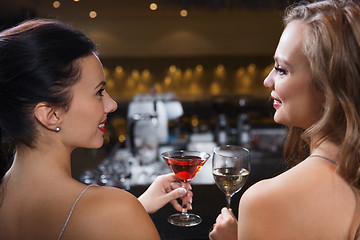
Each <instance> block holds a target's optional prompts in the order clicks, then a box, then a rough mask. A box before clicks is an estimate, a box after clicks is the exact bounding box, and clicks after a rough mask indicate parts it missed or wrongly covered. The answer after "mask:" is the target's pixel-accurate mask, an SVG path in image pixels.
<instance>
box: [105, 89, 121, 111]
mask: <svg viewBox="0 0 360 240" xmlns="http://www.w3.org/2000/svg"><path fill="white" fill-rule="evenodd" d="M105 94H106V96H105V103H104V110H105V113H111V112H114V111H115V110H116V109H117V106H118V105H117V103H116V102H115V101H114V99H112V98H111V97H110V95H109V94H108V93H105Z"/></svg>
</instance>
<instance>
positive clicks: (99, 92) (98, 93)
mask: <svg viewBox="0 0 360 240" xmlns="http://www.w3.org/2000/svg"><path fill="white" fill-rule="evenodd" d="M104 91H105V88H102V89H100V90H99V91H98V92H97V93H96V95H98V96H100V97H103V96H104V94H103V92H104Z"/></svg>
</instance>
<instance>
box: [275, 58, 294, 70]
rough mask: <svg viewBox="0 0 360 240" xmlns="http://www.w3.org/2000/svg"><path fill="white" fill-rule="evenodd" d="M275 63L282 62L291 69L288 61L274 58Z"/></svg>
mask: <svg viewBox="0 0 360 240" xmlns="http://www.w3.org/2000/svg"><path fill="white" fill-rule="evenodd" d="M274 61H275V62H281V63H283V64H285V65H286V66H288V67H291V64H290V63H289V62H288V61H286V60H285V59H284V58H281V57H277V56H274ZM283 64H281V65H283Z"/></svg>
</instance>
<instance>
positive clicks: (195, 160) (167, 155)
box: [161, 150, 210, 227]
mask: <svg viewBox="0 0 360 240" xmlns="http://www.w3.org/2000/svg"><path fill="white" fill-rule="evenodd" d="M161 157H162V158H163V159H164V160H165V162H166V163H167V164H168V165H169V167H170V168H171V170H172V171H173V172H174V173H175V175H176V177H177V178H178V180H179V181H180V182H181V185H182V186H183V187H184V188H185V189H188V185H189V182H190V181H191V180H192V179H193V178H194V177H195V176H196V174H197V173H198V172H199V171H200V169H201V168H202V166H204V164H205V163H206V161H207V160H208V159H209V157H210V155H209V154H208V153H205V152H195V151H183V150H179V151H170V152H164V153H162V154H161ZM184 199H186V198H184ZM168 221H169V222H170V223H171V224H173V225H176V226H182V227H190V226H195V225H198V224H199V223H200V222H201V217H200V216H198V215H196V214H191V213H188V212H187V203H186V201H183V209H182V212H181V213H176V214H173V215H171V216H169V217H168Z"/></svg>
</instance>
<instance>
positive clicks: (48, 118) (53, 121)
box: [35, 102, 61, 131]
mask: <svg viewBox="0 0 360 240" xmlns="http://www.w3.org/2000/svg"><path fill="white" fill-rule="evenodd" d="M58 115H59V114H57V112H56V109H55V108H54V107H52V106H51V105H49V104H48V103H44V102H41V103H38V104H37V105H36V106H35V117H36V119H37V120H38V121H39V122H40V123H41V124H42V125H43V126H44V127H46V128H48V129H51V130H54V131H56V128H57V127H59V126H60V123H61V120H60V118H59V117H58Z"/></svg>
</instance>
